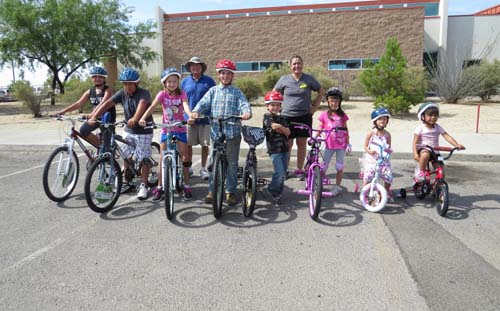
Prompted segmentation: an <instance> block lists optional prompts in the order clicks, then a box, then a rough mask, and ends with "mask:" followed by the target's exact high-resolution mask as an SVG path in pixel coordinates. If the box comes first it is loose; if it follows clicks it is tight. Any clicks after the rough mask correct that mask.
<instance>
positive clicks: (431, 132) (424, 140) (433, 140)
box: [414, 123, 446, 148]
mask: <svg viewBox="0 0 500 311" xmlns="http://www.w3.org/2000/svg"><path fill="white" fill-rule="evenodd" d="M414 133H415V135H418V141H417V145H422V146H425V145H428V146H431V147H432V148H434V147H436V146H439V135H443V134H444V133H446V130H445V129H444V128H443V127H442V126H441V125H439V124H437V123H435V124H434V126H433V127H432V128H428V127H427V126H425V124H423V123H422V124H420V125H419V126H417V128H416V129H415V132H414Z"/></svg>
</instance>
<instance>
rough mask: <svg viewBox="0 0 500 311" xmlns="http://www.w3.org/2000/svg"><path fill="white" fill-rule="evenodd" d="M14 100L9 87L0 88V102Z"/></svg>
mask: <svg viewBox="0 0 500 311" xmlns="http://www.w3.org/2000/svg"><path fill="white" fill-rule="evenodd" d="M12 101H16V99H15V98H14V96H13V95H12V92H11V91H10V90H9V89H0V102H12Z"/></svg>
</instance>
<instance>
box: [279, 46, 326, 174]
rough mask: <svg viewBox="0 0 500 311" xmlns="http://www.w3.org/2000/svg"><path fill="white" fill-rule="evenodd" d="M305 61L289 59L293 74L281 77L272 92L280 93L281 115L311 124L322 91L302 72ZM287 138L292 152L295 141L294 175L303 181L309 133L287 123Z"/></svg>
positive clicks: (312, 79)
mask: <svg viewBox="0 0 500 311" xmlns="http://www.w3.org/2000/svg"><path fill="white" fill-rule="evenodd" d="M303 66H304V61H303V60H302V57H300V56H298V55H294V56H292V58H291V59H290V69H291V70H292V73H291V74H289V75H286V76H283V77H281V78H280V79H279V81H278V82H277V83H276V85H275V86H274V89H273V91H278V92H280V93H282V94H283V99H284V101H283V105H282V110H281V115H283V116H285V117H286V118H287V121H288V122H298V123H305V124H307V125H309V126H312V116H313V114H314V113H315V112H316V111H317V110H318V109H319V105H320V103H321V98H323V96H324V95H325V90H324V89H323V87H321V84H320V83H319V82H318V81H317V80H316V79H315V78H314V77H313V76H311V75H309V74H306V73H304V72H302V69H303ZM311 91H313V92H317V93H318V96H317V97H316V99H315V100H314V102H313V103H311ZM290 132H291V133H290V137H289V140H288V148H289V151H290V153H289V154H291V151H292V147H293V141H294V140H296V141H297V169H296V170H295V176H296V177H297V179H299V180H303V179H304V177H305V173H304V170H303V168H304V160H305V157H306V148H307V146H306V144H307V138H308V137H309V132H308V131H307V130H302V129H295V128H294V127H293V125H291V126H290Z"/></svg>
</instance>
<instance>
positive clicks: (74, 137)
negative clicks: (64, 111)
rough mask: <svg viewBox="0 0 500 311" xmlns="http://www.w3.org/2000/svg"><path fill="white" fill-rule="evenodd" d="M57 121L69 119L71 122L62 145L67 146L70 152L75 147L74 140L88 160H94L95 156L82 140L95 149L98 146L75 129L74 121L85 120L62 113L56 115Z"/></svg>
mask: <svg viewBox="0 0 500 311" xmlns="http://www.w3.org/2000/svg"><path fill="white" fill-rule="evenodd" d="M57 120H58V121H69V122H70V123H71V128H70V129H69V133H66V134H67V137H66V138H65V139H64V142H63V143H62V145H63V146H67V147H68V150H69V152H70V153H72V152H73V150H74V149H75V142H76V143H77V144H78V146H80V148H81V149H82V151H83V153H84V154H85V156H86V157H87V158H88V160H89V161H93V160H95V157H94V156H93V155H92V152H91V151H90V150H89V149H88V148H87V147H86V146H85V144H84V143H83V142H82V140H84V141H85V142H87V143H88V144H90V145H91V146H93V147H94V148H96V150H98V149H99V146H96V145H94V144H93V143H92V142H91V141H90V140H88V139H87V138H86V137H85V136H83V135H82V134H81V133H80V132H79V131H78V130H77V129H76V121H82V122H85V119H84V118H81V117H78V118H72V117H67V116H63V115H59V116H57Z"/></svg>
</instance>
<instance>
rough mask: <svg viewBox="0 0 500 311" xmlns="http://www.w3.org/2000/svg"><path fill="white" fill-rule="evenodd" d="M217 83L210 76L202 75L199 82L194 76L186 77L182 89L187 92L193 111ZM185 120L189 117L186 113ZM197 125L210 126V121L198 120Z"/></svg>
mask: <svg viewBox="0 0 500 311" xmlns="http://www.w3.org/2000/svg"><path fill="white" fill-rule="evenodd" d="M215 85H216V84H215V81H214V79H212V78H211V77H210V76H206V75H201V77H200V78H199V79H198V80H195V79H194V78H193V76H192V75H191V76H189V77H185V78H184V79H182V82H181V89H182V90H183V91H184V92H186V94H187V97H188V103H189V108H190V109H191V110H193V109H194V107H196V104H198V102H199V101H200V99H201V98H202V97H203V95H205V93H206V92H207V91H208V90H209V89H210V88H211V87H213V86H215ZM184 118H185V119H186V120H187V119H188V118H189V117H188V115H187V114H186V113H184ZM195 123H196V124H210V121H209V120H208V119H206V118H204V119H198V120H196V121H195Z"/></svg>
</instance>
